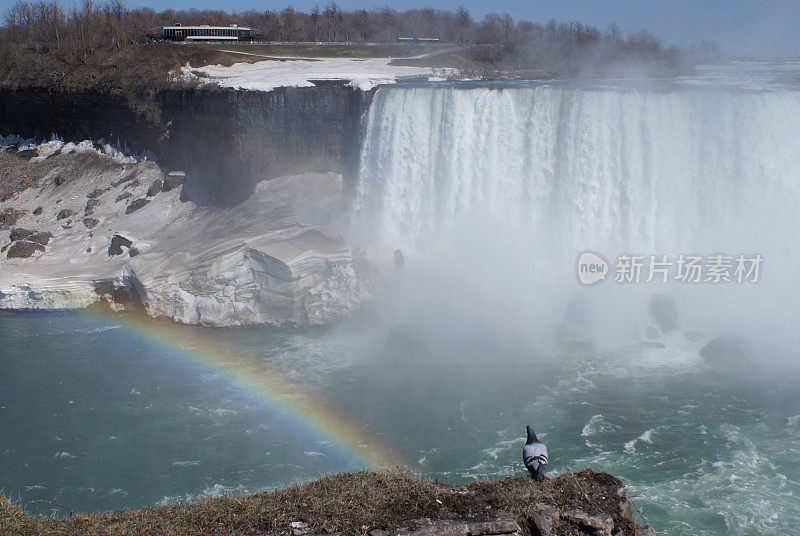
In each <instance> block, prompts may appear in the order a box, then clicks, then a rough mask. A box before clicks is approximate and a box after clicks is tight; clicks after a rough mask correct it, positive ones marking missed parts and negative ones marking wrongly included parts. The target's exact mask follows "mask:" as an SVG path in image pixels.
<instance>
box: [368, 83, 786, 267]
mask: <svg viewBox="0 0 800 536" xmlns="http://www.w3.org/2000/svg"><path fill="white" fill-rule="evenodd" d="M798 138H800V92H794V91H764V92H745V91H724V92H719V91H712V90H708V89H685V88H684V89H673V90H668V89H654V90H637V89H620V88H606V89H596V88H568V87H556V86H552V85H538V86H534V87H513V88H508V87H507V88H488V87H478V88H472V89H452V88H441V87H413V88H400V89H396V88H389V89H381V90H379V91H378V93H377V94H376V95H375V99H374V102H373V105H372V107H371V109H370V112H369V119H368V126H367V132H366V139H365V142H364V147H363V150H362V159H361V167H360V178H361V181H360V185H359V190H358V198H359V204H360V206H361V208H362V209H363V210H367V211H371V212H373V213H376V214H377V218H378V221H379V224H380V232H381V233H382V236H383V238H384V239H385V240H387V241H389V242H396V243H399V244H401V245H403V246H405V247H409V246H410V245H414V244H418V243H419V242H420V241H422V240H424V237H426V236H430V234H431V233H434V234H435V233H437V232H439V231H441V230H443V229H449V228H452V227H453V226H454V225H457V223H458V222H459V221H460V220H461V219H462V218H464V217H469V216H471V215H472V216H474V215H488V216H491V217H494V218H500V219H502V220H504V221H506V222H508V223H510V224H513V225H519V226H522V227H524V228H525V229H526V230H527V231H529V232H531V233H535V234H537V235H539V236H540V237H541V236H542V235H544V236H554V237H556V238H557V239H558V240H559V242H560V243H561V244H563V245H564V246H565V247H567V248H585V247H595V248H606V247H627V248H633V249H637V248H638V249H642V250H645V251H650V250H652V249H666V250H667V251H669V250H670V249H674V248H676V247H678V246H685V245H686V244H687V242H695V241H696V240H697V238H698V233H700V235H701V236H702V235H710V234H713V233H714V232H716V231H718V230H719V229H723V228H729V227H730V226H732V225H733V226H736V227H737V228H738V227H742V224H743V223H744V224H751V223H752V224H756V225H757V226H758V229H763V228H765V227H768V226H770V225H772V224H775V223H777V222H780V221H783V222H785V221H786V220H785V218H787V217H788V216H791V215H793V214H795V213H796V211H797V208H798V207H800V151H797V139H798ZM713 238H716V237H713ZM716 245H717V246H719V245H718V244H716ZM570 253H572V251H570Z"/></svg>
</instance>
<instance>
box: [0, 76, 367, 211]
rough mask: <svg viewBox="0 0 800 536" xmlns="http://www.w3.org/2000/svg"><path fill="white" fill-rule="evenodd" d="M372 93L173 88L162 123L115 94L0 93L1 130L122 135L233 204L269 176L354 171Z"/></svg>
mask: <svg viewBox="0 0 800 536" xmlns="http://www.w3.org/2000/svg"><path fill="white" fill-rule="evenodd" d="M371 98H372V93H371V92H362V91H359V90H356V89H352V88H349V87H347V86H345V85H344V83H339V82H326V83H320V84H319V85H318V86H317V87H313V88H278V89H275V90H273V91H270V92H259V91H236V90H233V89H227V90H226V89H219V88H213V87H204V88H176V89H170V90H166V91H163V92H161V93H160V94H159V95H158V96H157V106H158V109H159V113H160V120H156V119H148V118H146V117H145V116H144V115H143V114H140V113H138V112H137V110H136V109H135V107H134V106H132V105H130V104H129V103H128V102H127V101H126V100H125V99H123V98H121V97H116V96H111V95H103V94H91V93H89V94H67V93H51V92H46V91H37V90H20V91H10V90H0V133H2V134H11V133H14V134H19V135H22V136H24V137H36V138H38V139H43V138H49V137H50V136H51V135H52V134H57V135H59V136H61V137H63V138H64V139H65V140H76V141H79V140H83V139H100V138H105V139H106V140H107V141H110V142H113V143H116V142H117V140H119V142H120V143H121V144H124V145H127V146H128V147H130V148H131V149H133V150H136V151H143V150H149V151H152V152H153V153H155V154H156V155H157V156H158V158H159V163H160V164H161V166H162V167H169V168H178V169H183V170H186V171H189V172H190V176H191V177H192V179H191V180H190V182H189V183H188V184H187V186H186V189H187V193H188V195H189V196H190V197H193V198H194V199H195V200H196V201H198V202H201V203H210V204H217V205H231V204H235V203H238V202H240V201H242V200H244V199H245V198H247V196H249V195H250V194H251V193H252V191H253V188H254V186H255V184H256V183H257V182H259V181H261V180H264V179H269V178H273V177H277V176H282V175H287V174H295V173H303V172H324V171H334V172H337V173H341V174H342V175H344V176H345V179H346V180H347V178H348V177H352V176H353V175H354V173H355V171H356V165H357V160H358V150H359V140H360V128H361V117H362V115H363V113H364V112H365V111H366V109H367V108H368V106H369V103H370V101H371Z"/></svg>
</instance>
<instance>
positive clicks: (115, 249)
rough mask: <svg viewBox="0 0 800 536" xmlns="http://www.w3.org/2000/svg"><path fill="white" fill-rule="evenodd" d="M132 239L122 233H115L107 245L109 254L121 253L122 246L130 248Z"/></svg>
mask: <svg viewBox="0 0 800 536" xmlns="http://www.w3.org/2000/svg"><path fill="white" fill-rule="evenodd" d="M132 244H133V241H132V240H130V239H129V238H125V237H124V236H122V235H118V234H115V235H114V236H113V237H112V238H111V245H110V246H108V254H109V255H122V248H130V247H131V245H132Z"/></svg>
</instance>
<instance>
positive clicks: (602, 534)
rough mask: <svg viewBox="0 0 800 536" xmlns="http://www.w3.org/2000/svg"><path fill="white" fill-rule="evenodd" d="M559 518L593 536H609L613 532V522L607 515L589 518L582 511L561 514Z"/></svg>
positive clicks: (589, 516)
mask: <svg viewBox="0 0 800 536" xmlns="http://www.w3.org/2000/svg"><path fill="white" fill-rule="evenodd" d="M561 517H562V518H563V519H565V520H567V521H569V522H571V523H574V524H576V525H578V526H579V527H581V528H583V529H585V530H587V531H588V532H589V533H590V534H593V535H595V536H611V533H612V531H613V530H614V520H613V519H611V516H610V515H608V514H603V513H601V514H597V515H593V516H591V515H589V514H587V513H586V512H584V511H583V510H570V511H568V512H564V513H563V514H561Z"/></svg>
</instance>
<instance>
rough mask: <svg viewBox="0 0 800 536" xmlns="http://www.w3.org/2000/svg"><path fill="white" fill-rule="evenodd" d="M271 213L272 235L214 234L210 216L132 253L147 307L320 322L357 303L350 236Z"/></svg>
mask: <svg viewBox="0 0 800 536" xmlns="http://www.w3.org/2000/svg"><path fill="white" fill-rule="evenodd" d="M237 209H239V210H240V209H241V207H237ZM237 209H233V210H237ZM272 216H273V220H272V221H269V222H261V223H262V225H265V226H268V227H269V228H272V229H274V230H273V232H272V233H271V234H270V235H269V236H264V237H260V236H259V237H247V236H246V235H244V236H243V234H242V233H240V232H236V231H235V230H231V231H232V232H231V235H230V236H225V237H223V236H213V230H212V227H213V224H211V223H209V225H208V226H206V227H204V228H203V229H197V230H196V232H195V234H194V236H192V237H188V239H183V240H181V241H180V242H178V241H167V242H166V243H162V244H159V245H157V246H155V247H154V248H152V249H151V250H149V251H148V252H147V253H145V254H141V255H139V256H138V257H136V258H135V259H133V260H132V261H131V263H130V265H129V278H130V280H131V281H133V282H134V285H135V286H136V290H137V293H138V294H139V296H140V297H141V299H142V302H143V304H144V306H145V309H146V310H147V312H148V314H150V315H151V316H166V317H168V318H171V319H173V320H175V321H177V322H181V323H185V324H203V325H213V326H234V325H248V324H271V325H276V326H281V325H321V324H327V323H330V322H332V321H333V320H335V319H336V318H338V317H340V316H341V315H342V314H344V313H346V312H347V311H349V310H350V309H352V308H353V307H355V306H356V305H357V304H358V302H359V296H358V294H357V292H356V277H355V271H354V270H353V265H352V262H353V260H352V255H351V254H350V250H349V248H348V247H347V245H346V244H345V243H344V240H343V239H342V238H341V237H339V236H338V235H335V234H331V233H329V232H326V231H324V230H321V229H316V228H313V227H310V226H301V225H299V224H297V223H296V222H294V221H293V219H292V218H291V213H289V212H288V211H277V212H275V213H273V215H272ZM276 220H277V221H276ZM229 230H230V229H229ZM204 231H207V232H208V234H207V233H206V232H204Z"/></svg>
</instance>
